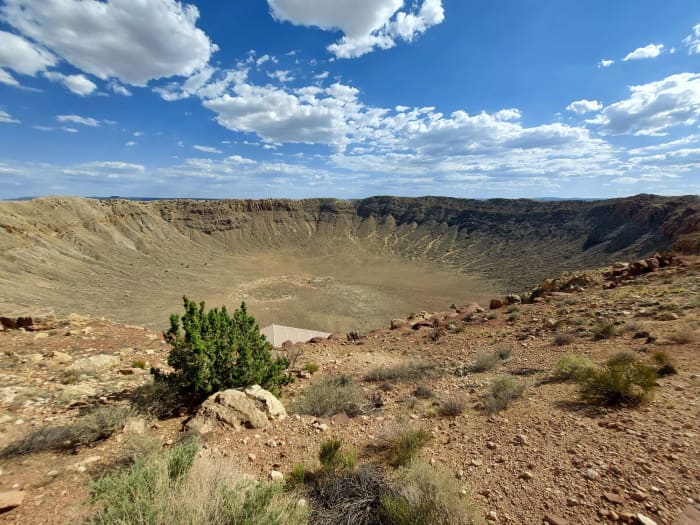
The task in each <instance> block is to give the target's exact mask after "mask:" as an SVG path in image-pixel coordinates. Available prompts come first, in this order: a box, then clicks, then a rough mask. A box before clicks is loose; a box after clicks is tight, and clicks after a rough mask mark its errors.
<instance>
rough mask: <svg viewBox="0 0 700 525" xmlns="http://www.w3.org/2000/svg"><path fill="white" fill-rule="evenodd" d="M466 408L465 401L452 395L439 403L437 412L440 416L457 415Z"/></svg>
mask: <svg viewBox="0 0 700 525" xmlns="http://www.w3.org/2000/svg"><path fill="white" fill-rule="evenodd" d="M466 409H467V402H466V400H465V399H464V398H462V397H457V396H452V397H449V398H447V399H445V400H444V401H443V402H442V403H440V408H439V409H438V412H439V413H440V415H441V416H446V417H457V416H458V415H460V414H461V413H462V412H464V411H465V410H466Z"/></svg>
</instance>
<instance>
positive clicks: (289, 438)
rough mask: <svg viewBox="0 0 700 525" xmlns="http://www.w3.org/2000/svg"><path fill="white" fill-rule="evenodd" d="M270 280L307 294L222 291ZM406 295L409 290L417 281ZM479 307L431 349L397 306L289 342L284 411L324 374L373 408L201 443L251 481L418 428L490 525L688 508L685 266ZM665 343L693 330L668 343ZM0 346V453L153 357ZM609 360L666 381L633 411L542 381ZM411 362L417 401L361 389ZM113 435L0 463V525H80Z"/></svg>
mask: <svg viewBox="0 0 700 525" xmlns="http://www.w3.org/2000/svg"><path fill="white" fill-rule="evenodd" d="M387 271H388V270H387ZM310 275H316V274H315V273H311V274H310ZM375 275H377V274H375ZM373 284H374V283H373ZM404 284H406V283H405V282H404ZM282 285H284V286H287V287H289V288H290V290H296V289H297V288H301V289H304V288H305V287H311V288H313V286H316V284H314V283H308V282H307V283H305V282H304V281H299V280H296V278H288V279H278V280H277V281H274V282H264V281H259V282H255V283H253V285H252V286H251V287H248V288H246V287H245V286H244V287H241V288H239V289H238V290H236V291H235V292H228V293H229V294H231V293H233V294H234V295H235V294H238V295H236V297H239V296H242V295H245V294H250V295H256V297H259V298H262V301H261V303H259V304H262V302H264V300H265V297H266V295H265V292H264V290H266V289H269V287H273V288H272V289H274V290H275V293H276V290H278V289H279V286H282ZM318 286H323V282H322V281H321V282H319V283H318ZM391 286H392V285H390V284H387V290H390V289H391ZM293 293H295V292H293V291H290V295H292V294H293ZM298 293H301V292H298ZM387 293H389V292H387ZM412 293H415V298H416V299H417V298H418V297H419V294H420V292H419V289H418V288H416V289H415V291H414V292H412ZM443 294H444V295H443ZM448 296H449V298H448ZM436 297H441V298H442V297H444V299H445V300H444V301H443V303H442V304H441V305H440V306H439V307H436V308H433V309H435V310H440V311H442V312H444V313H447V314H450V313H454V311H452V310H449V306H450V304H451V303H453V302H454V303H457V304H463V303H465V302H471V297H470V296H469V295H468V294H465V293H460V292H458V291H457V289H455V290H454V291H453V294H452V295H451V296H450V294H449V287H447V285H446V287H445V288H444V289H443V290H442V291H441V292H440V294H439V295H436ZM290 300H291V299H290ZM348 301H352V297H349V298H348ZM433 304H434V303H433ZM482 305H483V306H484V308H485V311H483V312H481V313H477V314H476V315H474V316H473V317H472V318H471V319H470V320H464V319H463V316H457V317H454V316H450V317H449V318H444V314H441V315H437V316H436V317H438V318H444V319H445V321H444V323H443V324H444V325H445V331H444V333H442V334H441V335H440V336H439V337H437V338H435V337H432V335H433V329H432V328H421V329H416V330H413V329H411V328H410V327H403V328H398V329H395V330H391V329H389V328H388V322H389V319H390V318H391V317H398V316H400V315H401V314H402V312H405V311H406V310H401V309H399V310H398V311H395V312H394V314H393V315H388V316H386V318H385V319H384V320H383V321H382V322H381V323H377V325H378V326H379V325H384V328H378V329H376V330H374V331H370V332H365V336H364V337H363V338H362V339H360V340H359V341H357V342H350V341H325V342H322V343H318V344H304V345H297V346H295V347H294V349H293V350H291V352H293V353H294V354H295V356H296V364H295V367H296V368H299V367H300V366H301V365H303V364H304V363H315V364H317V365H318V367H319V369H318V370H317V371H316V372H315V373H314V374H313V375H312V376H311V378H299V379H297V380H296V382H295V383H293V384H292V385H290V386H288V387H285V388H284V389H283V396H282V398H281V399H282V402H283V403H284V404H285V406H287V408H289V407H291V406H292V405H293V403H294V401H295V399H297V398H298V397H299V396H302V395H303V393H304V392H305V390H306V389H307V388H308V387H309V385H310V384H312V383H313V382H314V381H317V380H319V378H321V377H323V376H327V375H335V374H351V375H353V376H354V377H355V378H357V380H358V381H359V383H360V384H361V386H362V388H363V390H364V392H365V394H366V396H367V397H368V398H370V397H373V399H374V400H375V401H376V400H380V401H381V402H380V403H375V405H376V406H375V407H374V408H372V409H368V410H367V411H366V412H365V413H364V414H361V415H358V416H357V417H353V418H349V420H344V418H340V419H324V418H313V417H311V416H305V415H294V414H291V415H289V416H288V417H287V418H286V419H284V420H282V421H274V422H272V424H271V425H270V426H269V427H268V428H265V429H262V430H243V431H241V432H232V431H224V430H217V431H215V432H214V433H212V434H209V435H207V436H206V437H204V438H203V439H204V444H205V446H206V447H208V448H209V449H210V450H211V452H212V453H213V454H214V455H221V456H222V457H223V456H227V457H231V458H234V459H235V460H236V461H237V463H238V464H240V465H243V466H245V468H247V470H248V471H249V472H250V473H251V474H253V475H255V476H257V477H259V478H261V479H265V478H267V477H268V476H269V473H270V472H271V471H272V470H279V471H281V472H282V473H284V474H288V473H289V472H290V470H291V469H292V466H293V465H295V464H297V463H300V462H301V463H306V464H309V465H311V464H313V463H314V461H315V457H316V454H317V451H318V447H319V444H320V443H321V442H322V441H323V440H325V439H327V438H328V437H331V436H332V437H338V438H340V439H341V440H342V441H343V443H344V444H345V445H346V446H352V447H354V448H355V449H356V451H357V453H358V458H359V460H360V461H361V462H374V461H380V458H379V457H378V456H377V454H376V451H375V450H374V449H373V447H372V445H373V444H375V443H376V442H377V438H378V437H379V436H380V435H381V434H382V433H383V432H385V431H386V430H387V429H390V428H391V427H392V425H395V424H396V422H397V421H401V424H402V425H414V426H416V427H420V428H423V429H425V430H427V431H428V432H430V434H431V436H432V439H431V441H430V442H429V443H428V445H427V446H426V447H425V448H424V449H423V451H422V452H421V455H422V456H423V457H424V458H425V459H426V460H428V461H430V462H431V463H434V464H440V465H444V466H446V467H447V468H449V469H450V470H451V471H453V472H454V475H455V478H454V479H455V481H454V483H455V484H456V486H458V487H459V488H460V489H462V488H463V489H465V491H466V492H467V493H468V494H469V497H471V498H472V499H474V500H475V501H476V502H477V503H478V504H479V505H480V508H481V511H482V512H483V515H484V516H485V517H487V518H488V519H489V520H490V521H491V522H495V523H512V524H541V523H546V522H547V521H545V520H549V522H555V521H553V520H561V521H558V523H570V524H581V525H587V524H598V523H638V522H639V521H637V520H638V519H639V518H638V517H637V516H638V514H642V515H644V516H646V517H648V518H650V519H652V520H653V521H654V522H655V523H657V524H665V525H671V524H674V522H675V520H676V519H677V518H678V517H679V516H680V515H681V513H682V512H683V510H684V509H685V508H686V507H687V506H688V505H690V504H693V503H695V504H697V503H700V453H699V452H698V451H699V450H700V424H699V421H700V360H699V359H698V358H699V356H700V343H698V340H699V339H698V338H699V337H700V334H698V328H700V262H699V261H697V260H694V261H692V264H691V266H690V267H688V268H669V269H661V270H659V271H656V272H653V273H650V274H646V275H644V276H641V277H638V278H636V279H635V280H634V281H631V282H629V283H627V284H625V285H624V286H620V287H618V288H616V289H613V290H603V289H602V287H601V286H600V284H595V285H591V286H590V287H588V288H587V289H586V290H584V291H579V292H577V293H573V294H558V295H555V296H548V297H546V298H545V300H544V301H542V302H540V303H537V304H530V305H520V306H517V307H511V310H512V311H510V312H508V311H507V309H506V307H504V308H501V309H498V310H493V311H491V312H489V310H488V304H484V303H482ZM421 309H426V310H427V309H430V308H428V307H425V308H421ZM516 312H517V315H513V314H514V313H516ZM604 322H610V323H614V324H616V325H617V327H618V328H619V333H618V334H617V335H615V336H613V337H610V338H608V339H602V340H595V339H594V338H593V337H592V336H591V334H592V332H593V330H594V329H595V327H596V326H597V325H599V324H601V323H604ZM450 324H452V325H453V326H449V325H450ZM555 327H559V330H560V331H565V332H566V333H569V334H571V336H572V340H571V342H570V343H568V344H566V345H562V346H559V345H556V344H554V337H555ZM641 331H647V332H649V334H650V335H651V336H652V337H653V339H654V340H653V342H651V343H649V344H645V339H643V338H642V339H639V338H636V339H635V338H634V335H635V333H637V332H641ZM679 333H690V334H691V335H692V337H691V339H690V340H689V341H687V342H678V341H677V340H678V339H679V338H678V337H677V334H679ZM497 347H499V348H503V347H508V348H510V349H512V355H511V357H510V358H509V359H507V360H506V361H504V362H503V363H502V364H499V365H497V366H496V367H495V368H493V369H491V370H488V371H485V372H480V373H476V372H463V373H455V372H456V371H457V370H461V371H463V370H465V368H468V365H470V364H471V363H472V362H473V361H474V358H475V356H476V355H477V354H478V353H479V352H482V351H485V350H493V349H495V348H497ZM0 349H1V350H2V354H0V448H2V447H5V446H7V445H8V444H10V443H13V442H16V440H18V439H20V438H21V437H22V436H24V435H26V434H27V433H29V432H32V431H35V430H37V429H39V428H44V427H45V426H49V427H51V426H59V425H62V424H66V423H68V422H73V421H75V420H77V418H78V417H79V413H80V411H81V410H84V408H85V406H86V405H106V406H110V405H112V404H115V403H118V402H120V400H123V399H129V398H130V395H131V394H132V393H133V392H134V390H135V389H136V388H137V386H138V385H140V384H143V383H145V382H148V381H150V377H149V376H148V374H147V373H145V372H143V370H142V369H141V367H145V368H146V369H147V368H148V367H150V366H151V365H154V366H159V365H162V364H163V363H164V362H165V359H166V356H167V351H168V346H167V345H166V344H165V343H164V341H163V340H162V337H161V334H159V333H157V332H154V331H151V330H149V329H144V328H141V327H137V326H128V325H123V324H119V323H114V322H111V321H106V320H95V319H89V318H77V317H76V318H73V320H72V322H71V323H70V324H69V325H68V326H66V327H65V328H62V329H60V330H54V331H51V332H36V333H31V332H20V331H16V330H15V331H5V332H0ZM623 350H627V351H631V352H634V353H635V354H637V355H638V356H640V358H642V359H648V358H649V357H650V356H651V355H652V354H653V353H654V352H656V351H659V350H663V351H665V352H666V353H667V354H668V355H669V356H670V358H671V359H672V361H673V362H674V363H675V365H676V367H677V369H678V374H677V375H670V376H666V377H662V378H660V379H659V380H658V387H657V388H656V392H655V395H654V398H653V400H651V401H650V402H649V403H648V404H647V405H643V406H642V407H640V408H622V409H613V408H605V407H597V406H592V405H589V404H586V403H582V402H581V401H580V399H579V396H578V392H577V386H576V385H574V384H572V383H569V382H557V381H551V380H550V379H551V377H552V374H553V371H554V369H555V362H556V360H557V359H558V358H559V357H561V356H562V355H563V354H569V353H575V354H581V355H585V356H588V357H590V358H591V359H592V360H593V361H594V362H596V363H600V362H603V361H604V360H605V359H606V358H608V357H609V356H611V355H613V354H615V353H617V352H619V351H623ZM65 355H67V356H68V357H65ZM98 355H106V356H114V357H115V359H113V360H109V364H107V365H106V366H104V367H102V368H100V369H99V370H97V371H96V372H95V373H94V374H92V375H83V376H80V377H77V378H75V381H73V380H72V379H71V380H70V381H67V379H70V378H71V376H70V374H68V373H67V370H68V368H69V367H70V366H71V364H72V363H75V362H76V360H78V359H83V358H86V357H90V356H98ZM417 360H430V361H433V362H435V363H437V364H438V368H439V370H440V371H441V374H440V375H439V376H437V377H434V378H433V377H426V378H424V379H423V380H421V381H418V382H420V383H424V384H425V385H427V386H428V387H429V388H430V389H431V390H432V391H433V392H434V394H435V396H434V398H432V399H418V398H417V397H416V396H414V395H413V393H414V390H415V388H416V384H417V383H418V382H417V381H392V382H390V383H391V384H390V385H386V384H384V385H383V384H380V383H375V382H368V381H363V377H364V376H365V374H366V373H367V372H368V371H370V370H372V369H374V368H376V367H378V366H389V365H394V364H401V363H405V362H416V361H417ZM136 365H138V366H136ZM506 374H511V375H514V376H515V377H516V378H518V380H520V381H523V382H524V383H525V384H526V390H525V394H524V397H523V398H522V399H520V400H517V401H515V402H513V403H512V404H511V405H510V406H509V407H508V408H507V409H506V410H504V411H502V412H499V413H497V414H493V415H488V414H487V413H485V412H484V410H483V409H482V407H483V396H484V394H485V393H486V392H487V391H488V389H489V386H490V384H491V383H492V382H493V381H494V380H495V379H497V378H498V377H501V376H503V375H506ZM453 397H458V398H460V399H462V400H464V401H465V403H466V408H465V410H464V411H463V412H462V413H461V414H460V415H458V416H456V417H445V416H441V415H439V411H438V410H437V409H438V407H439V405H440V404H441V403H442V402H443V401H444V400H447V399H450V398H453ZM183 422H184V418H183V417H175V418H171V419H167V420H150V421H149V422H148V424H147V426H146V430H145V432H146V434H147V435H149V436H151V437H152V438H154V439H157V440H159V441H160V442H161V443H162V444H163V446H164V447H168V446H170V445H172V443H173V442H174V440H175V439H176V437H177V435H178V433H179V432H180V431H181V429H182V425H183ZM326 427H327V428H326ZM128 440H129V437H128V432H126V431H119V432H117V433H116V434H114V435H113V436H112V437H110V438H109V439H106V440H104V441H101V442H98V443H97V444H95V445H93V446H86V447H82V448H79V449H78V450H75V451H70V452H40V453H35V454H29V455H23V456H16V457H9V458H5V459H2V460H0V492H1V491H5V490H10V489H11V488H13V487H14V488H16V489H20V490H22V491H24V493H25V500H24V503H23V504H22V505H21V506H20V507H18V508H17V509H14V510H12V511H9V512H6V513H3V514H0V523H32V524H43V523H45V524H49V523H51V524H53V523H77V522H80V521H81V520H82V519H84V518H86V517H88V516H90V515H91V513H93V512H94V509H93V508H92V507H91V506H90V505H89V504H86V500H87V497H88V490H89V489H88V487H89V482H90V480H91V479H94V478H95V477H96V476H99V475H100V474H101V473H103V472H105V471H107V470H109V469H112V468H115V465H116V462H117V461H118V458H119V457H120V454H121V451H122V450H123V448H124V447H125V446H126V444H127V443H128Z"/></svg>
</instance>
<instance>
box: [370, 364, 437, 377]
mask: <svg viewBox="0 0 700 525" xmlns="http://www.w3.org/2000/svg"><path fill="white" fill-rule="evenodd" d="M436 373H437V365H436V364H435V363H431V362H428V361H420V360H414V361H406V362H404V363H401V364H398V365H393V366H382V367H379V368H373V369H372V370H370V371H369V372H367V374H366V375H365V377H364V379H365V381H410V380H412V379H420V378H424V377H426V376H431V375H436Z"/></svg>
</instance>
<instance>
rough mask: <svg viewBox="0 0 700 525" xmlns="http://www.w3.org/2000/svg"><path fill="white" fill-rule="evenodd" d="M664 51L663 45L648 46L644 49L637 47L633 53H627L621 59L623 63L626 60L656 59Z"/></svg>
mask: <svg viewBox="0 0 700 525" xmlns="http://www.w3.org/2000/svg"><path fill="white" fill-rule="evenodd" d="M663 49H664V45H663V44H648V45H646V46H644V47H638V48H637V49H635V50H634V51H632V52H630V53H628V54H627V55H626V56H625V58H623V59H622V61H623V62H627V61H628V60H643V59H646V58H656V57H657V56H659V55H660V54H661V52H662V51H663Z"/></svg>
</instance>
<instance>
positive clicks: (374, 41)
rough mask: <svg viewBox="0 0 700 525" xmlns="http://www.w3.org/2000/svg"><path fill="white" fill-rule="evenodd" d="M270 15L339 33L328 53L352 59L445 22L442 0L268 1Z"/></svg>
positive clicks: (409, 38) (414, 36)
mask: <svg viewBox="0 0 700 525" xmlns="http://www.w3.org/2000/svg"><path fill="white" fill-rule="evenodd" d="M268 5H269V6H270V11H271V13H272V16H273V17H275V18H276V19H278V20H281V21H287V22H291V23H292V24H295V25H303V26H314V27H319V28H321V29H324V30H328V31H335V30H340V31H341V32H342V33H343V36H342V38H341V39H340V40H339V41H338V42H335V43H333V44H331V45H330V46H328V51H330V52H331V53H333V54H334V55H335V56H336V57H338V58H355V57H359V56H362V55H364V54H366V53H369V52H371V51H373V50H375V49H389V48H391V47H394V46H395V45H396V42H397V41H398V40H403V41H406V42H412V41H413V40H414V39H415V38H416V37H417V36H419V35H420V34H422V33H424V32H425V31H427V30H428V29H429V28H430V27H432V26H434V25H436V24H439V23H441V22H442V21H443V20H444V19H445V12H444V9H443V7H442V0H422V1H417V2H411V3H410V5H409V6H408V7H407V9H406V10H400V9H401V8H402V7H403V6H404V2H403V0H332V1H326V2H317V1H314V0H268Z"/></svg>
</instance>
